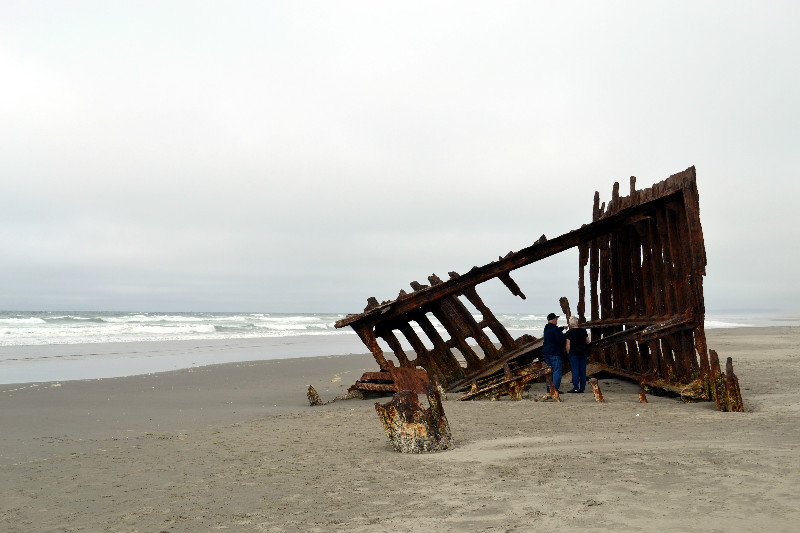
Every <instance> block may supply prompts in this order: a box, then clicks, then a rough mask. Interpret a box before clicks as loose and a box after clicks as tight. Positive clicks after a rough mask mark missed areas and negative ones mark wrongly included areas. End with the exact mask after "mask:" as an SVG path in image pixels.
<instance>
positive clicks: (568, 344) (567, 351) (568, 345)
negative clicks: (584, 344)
mask: <svg viewBox="0 0 800 533" xmlns="http://www.w3.org/2000/svg"><path fill="white" fill-rule="evenodd" d="M567 353H569V339H567Z"/></svg>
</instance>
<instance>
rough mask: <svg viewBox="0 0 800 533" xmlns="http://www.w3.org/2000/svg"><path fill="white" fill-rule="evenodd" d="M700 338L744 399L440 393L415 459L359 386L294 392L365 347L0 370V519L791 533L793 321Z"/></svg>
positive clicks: (27, 525) (335, 372) (341, 380)
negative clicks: (736, 402) (87, 376)
mask: <svg viewBox="0 0 800 533" xmlns="http://www.w3.org/2000/svg"><path fill="white" fill-rule="evenodd" d="M708 342H709V345H710V346H711V347H712V348H714V349H716V350H717V351H718V352H719V353H720V356H721V357H728V356H731V357H733V358H734V364H735V370H736V373H737V375H738V377H739V380H740V384H741V386H742V395H743V398H744V401H745V409H746V412H744V413H721V412H718V411H716V409H715V407H714V405H713V404H711V403H702V404H683V403H681V402H680V401H679V400H676V399H674V398H662V397H656V396H652V395H651V396H649V400H650V403H648V404H640V403H638V397H637V392H638V387H636V386H635V385H632V384H629V383H626V382H621V381H617V380H612V379H606V380H602V381H601V386H602V388H603V393H604V395H605V397H606V399H607V403H606V404H598V403H596V402H595V401H594V398H593V396H592V395H591V394H583V395H564V396H565V398H564V402H563V403H561V404H555V403H534V402H531V401H521V402H512V401H501V402H488V401H485V402H463V403H462V402H454V401H448V402H446V403H445V412H446V414H447V417H448V419H449V421H450V426H451V428H452V431H453V436H454V438H455V441H456V446H455V448H453V449H451V450H448V451H445V452H441V453H436V454H429V455H403V454H399V453H396V452H394V451H393V450H392V449H391V448H390V446H389V443H388V440H387V438H386V435H385V434H384V432H383V429H382V427H381V426H380V423H379V421H378V418H377V415H376V413H375V410H374V408H373V404H374V401H362V400H350V401H343V402H336V403H334V404H331V405H327V406H323V407H315V408H312V407H309V406H308V403H307V401H306V398H305V389H306V386H307V385H309V384H311V385H314V387H315V388H316V389H317V390H318V391H319V392H320V394H321V395H322V397H323V399H330V398H332V397H333V396H335V395H338V394H341V393H343V392H344V391H345V390H346V388H347V387H348V386H349V385H350V384H352V383H353V381H354V380H355V379H356V378H357V377H358V376H359V375H360V373H361V372H363V371H364V370H374V369H375V368H376V365H375V363H374V361H373V360H372V358H371V357H370V356H368V355H342V356H328V357H309V358H292V359H281V360H272V361H257V362H245V363H230V364H223V365H216V366H206V367H200V368H194V369H188V370H180V371H174V372H166V373H159V374H151V375H143V376H133V377H126V378H108V379H98V380H85V381H65V382H57V383H36V384H17V385H14V384H12V385H0V427H2V434H0V472H2V475H0V529H2V530H3V531H9V532H16V531H19V532H22V531H130V532H133V531H151V532H152V531H155V532H158V531H208V530H217V529H228V530H233V531H552V530H554V529H563V530H576V529H580V530H584V531H652V530H659V531H699V530H704V531H720V532H721V531H726V532H728V531H752V530H755V529H759V530H761V529H763V530H769V531H796V530H797V522H796V521H797V520H798V519H800V496H798V494H797V487H800V468H798V465H799V464H800V397H798V395H797V392H796V391H795V385H796V383H797V382H798V378H800V358H798V352H799V351H800V349H798V345H800V328H798V327H771V328H740V329H727V330H722V329H720V330H711V331H708ZM387 399H388V398H387ZM387 399H383V400H380V401H386V400H387ZM450 399H451V400H452V399H453V396H452V395H451V398H450Z"/></svg>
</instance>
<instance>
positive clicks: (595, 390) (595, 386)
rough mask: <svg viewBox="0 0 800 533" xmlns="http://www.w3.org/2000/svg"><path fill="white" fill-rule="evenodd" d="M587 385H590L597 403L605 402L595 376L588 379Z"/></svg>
mask: <svg viewBox="0 0 800 533" xmlns="http://www.w3.org/2000/svg"><path fill="white" fill-rule="evenodd" d="M589 385H591V386H592V392H593V393H594V399H595V400H597V403H606V400H605V398H603V391H601V390H600V382H599V381H597V378H592V379H590V380H589Z"/></svg>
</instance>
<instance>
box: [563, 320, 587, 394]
mask: <svg viewBox="0 0 800 533" xmlns="http://www.w3.org/2000/svg"><path fill="white" fill-rule="evenodd" d="M564 337H565V338H566V339H567V355H569V367H570V369H572V390H570V391H567V392H583V391H584V389H585V388H586V360H587V359H588V357H589V334H588V333H586V330H585V329H584V328H579V327H578V319H577V318H575V317H574V316H571V317H569V331H567V332H566V333H565V334H564Z"/></svg>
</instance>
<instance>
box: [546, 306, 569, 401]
mask: <svg viewBox="0 0 800 533" xmlns="http://www.w3.org/2000/svg"><path fill="white" fill-rule="evenodd" d="M558 317H559V315H557V314H555V313H550V314H549V315H547V324H545V325H544V335H543V336H542V337H543V340H544V343H543V344H542V355H543V356H544V362H545V363H547V364H548V365H549V366H550V367H551V368H552V369H553V385H555V387H556V390H557V391H558V392H559V394H560V393H561V350H562V348H563V347H564V333H563V332H562V331H561V328H560V327H558V325H557V324H558ZM548 392H549V391H548Z"/></svg>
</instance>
